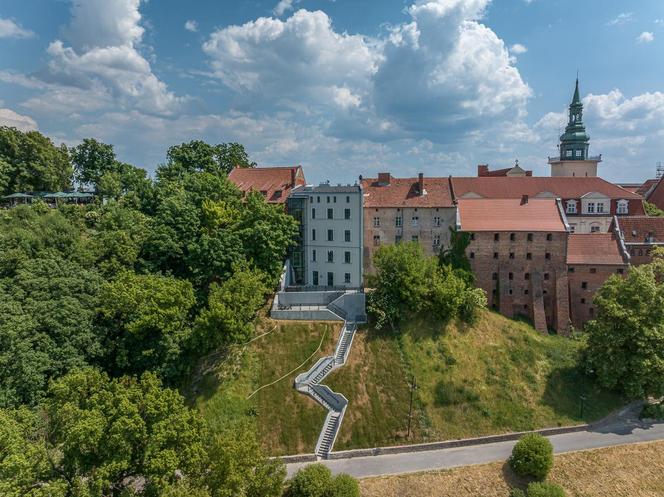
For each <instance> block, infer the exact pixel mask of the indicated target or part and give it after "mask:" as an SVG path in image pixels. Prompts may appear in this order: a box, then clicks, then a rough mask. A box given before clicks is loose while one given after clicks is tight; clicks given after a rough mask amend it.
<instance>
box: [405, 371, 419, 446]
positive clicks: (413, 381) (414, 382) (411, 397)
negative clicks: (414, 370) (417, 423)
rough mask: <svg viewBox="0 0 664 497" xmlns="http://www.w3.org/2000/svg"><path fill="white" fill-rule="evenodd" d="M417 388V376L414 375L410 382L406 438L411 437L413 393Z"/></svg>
mask: <svg viewBox="0 0 664 497" xmlns="http://www.w3.org/2000/svg"><path fill="white" fill-rule="evenodd" d="M415 390H417V383H416V381H415V376H413V377H412V380H411V382H410V407H409V408H408V435H407V436H406V438H408V439H410V420H411V418H412V416H413V394H414V393H415Z"/></svg>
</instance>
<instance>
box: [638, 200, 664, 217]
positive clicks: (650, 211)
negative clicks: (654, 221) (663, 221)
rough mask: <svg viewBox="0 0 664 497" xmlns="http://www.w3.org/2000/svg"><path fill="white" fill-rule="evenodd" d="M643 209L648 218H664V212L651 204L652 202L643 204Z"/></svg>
mask: <svg viewBox="0 0 664 497" xmlns="http://www.w3.org/2000/svg"><path fill="white" fill-rule="evenodd" d="M643 208H644V209H645V211H646V214H647V215H648V216H652V217H664V211H663V210H662V209H660V208H659V207H657V206H656V205H655V204H651V203H650V202H645V201H644V202H643Z"/></svg>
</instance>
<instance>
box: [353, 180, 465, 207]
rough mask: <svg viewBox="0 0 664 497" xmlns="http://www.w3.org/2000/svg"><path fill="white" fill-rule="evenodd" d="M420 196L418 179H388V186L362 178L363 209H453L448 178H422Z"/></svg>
mask: <svg viewBox="0 0 664 497" xmlns="http://www.w3.org/2000/svg"><path fill="white" fill-rule="evenodd" d="M423 179H424V192H423V194H421V195H420V191H419V185H418V181H419V179H418V178H394V177H390V179H389V184H384V183H381V182H379V181H378V179H377V178H364V179H363V180H362V188H363V190H364V206H365V207H374V208H375V207H453V206H454V205H453V202H452V194H451V192H450V184H449V179H448V178H426V177H425V178H423Z"/></svg>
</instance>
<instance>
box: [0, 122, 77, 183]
mask: <svg viewBox="0 0 664 497" xmlns="http://www.w3.org/2000/svg"><path fill="white" fill-rule="evenodd" d="M72 172H73V171H72V166H71V162H70V159H69V153H68V150H67V147H66V146H65V145H60V146H59V147H58V146H55V145H54V144H53V142H52V141H51V140H50V139H49V138H47V137H45V136H44V135H42V134H41V133H40V132H38V131H27V132H24V131H19V130H18V129H16V128H9V127H7V126H0V188H1V190H0V193H1V194H3V195H7V194H9V193H14V192H24V191H49V190H50V191H60V190H66V189H68V188H71V185H72Z"/></svg>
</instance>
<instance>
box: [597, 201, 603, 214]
mask: <svg viewBox="0 0 664 497" xmlns="http://www.w3.org/2000/svg"><path fill="white" fill-rule="evenodd" d="M602 213H604V204H603V203H602V202H597V214H602Z"/></svg>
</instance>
